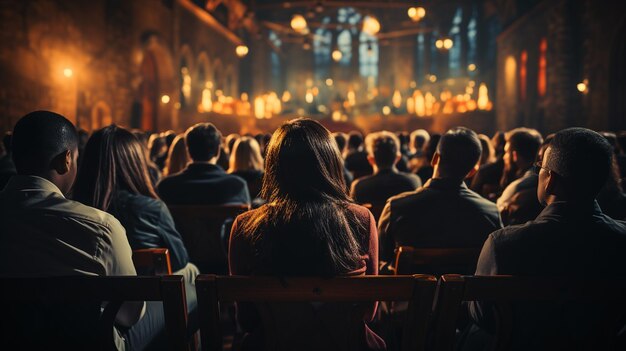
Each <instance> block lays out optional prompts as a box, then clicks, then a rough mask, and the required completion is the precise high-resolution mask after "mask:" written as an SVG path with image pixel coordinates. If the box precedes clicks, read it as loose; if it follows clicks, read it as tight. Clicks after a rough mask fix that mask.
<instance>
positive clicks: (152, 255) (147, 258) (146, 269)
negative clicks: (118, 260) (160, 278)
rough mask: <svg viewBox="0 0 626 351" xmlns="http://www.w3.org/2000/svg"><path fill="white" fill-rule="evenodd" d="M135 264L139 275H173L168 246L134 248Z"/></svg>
mask: <svg viewBox="0 0 626 351" xmlns="http://www.w3.org/2000/svg"><path fill="white" fill-rule="evenodd" d="M133 264H134V265H135V269H136V270H137V274H139V275H171V274H172V263H171V261H170V252H169V250H168V249H166V248H153V249H139V250H133Z"/></svg>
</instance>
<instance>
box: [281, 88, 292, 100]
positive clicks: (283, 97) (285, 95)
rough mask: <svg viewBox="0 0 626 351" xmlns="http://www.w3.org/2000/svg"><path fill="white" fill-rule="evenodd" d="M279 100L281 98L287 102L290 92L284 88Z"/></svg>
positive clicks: (289, 98)
mask: <svg viewBox="0 0 626 351" xmlns="http://www.w3.org/2000/svg"><path fill="white" fill-rule="evenodd" d="M281 100H283V102H288V101H289V100H291V93H290V92H289V91H288V90H285V91H284V92H283V96H282V98H281Z"/></svg>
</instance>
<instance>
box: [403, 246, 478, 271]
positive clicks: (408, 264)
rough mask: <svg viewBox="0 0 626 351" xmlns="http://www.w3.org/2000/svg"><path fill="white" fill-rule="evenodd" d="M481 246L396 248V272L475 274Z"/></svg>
mask: <svg viewBox="0 0 626 351" xmlns="http://www.w3.org/2000/svg"><path fill="white" fill-rule="evenodd" d="M480 250H481V248H415V247H411V246H398V247H397V248H396V260H395V265H394V268H395V273H396V274H411V273H428V274H434V275H439V274H446V273H462V274H473V273H474V271H475V269H476V263H477V262H478V256H480Z"/></svg>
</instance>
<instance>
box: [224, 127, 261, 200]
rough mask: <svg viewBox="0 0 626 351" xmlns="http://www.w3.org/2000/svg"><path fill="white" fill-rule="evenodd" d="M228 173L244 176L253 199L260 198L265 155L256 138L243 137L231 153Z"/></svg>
mask: <svg viewBox="0 0 626 351" xmlns="http://www.w3.org/2000/svg"><path fill="white" fill-rule="evenodd" d="M228 173H230V174H233V175H236V176H238V177H241V178H243V179H244V180H245V181H246V183H247V184H248V192H249V193H250V197H252V199H257V198H259V194H260V192H261V184H262V182H263V157H262V156H261V148H260V147H259V143H258V142H257V141H256V139H253V138H250V137H241V138H239V140H237V142H235V145H234V146H233V149H232V152H231V154H230V167H229V168H228Z"/></svg>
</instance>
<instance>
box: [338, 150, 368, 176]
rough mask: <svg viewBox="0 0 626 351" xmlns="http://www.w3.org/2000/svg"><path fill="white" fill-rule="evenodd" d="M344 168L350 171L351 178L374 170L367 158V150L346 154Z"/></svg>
mask: <svg viewBox="0 0 626 351" xmlns="http://www.w3.org/2000/svg"><path fill="white" fill-rule="evenodd" d="M345 166H346V168H347V169H348V170H349V171H350V172H351V173H352V178H353V179H359V178H361V177H364V176H366V175H370V174H372V172H374V170H373V169H372V166H371V165H370V163H369V161H368V160H367V152H365V151H353V152H351V153H349V154H348V155H347V156H346V160H345Z"/></svg>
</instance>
